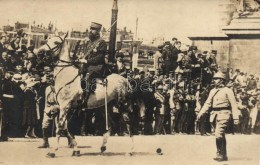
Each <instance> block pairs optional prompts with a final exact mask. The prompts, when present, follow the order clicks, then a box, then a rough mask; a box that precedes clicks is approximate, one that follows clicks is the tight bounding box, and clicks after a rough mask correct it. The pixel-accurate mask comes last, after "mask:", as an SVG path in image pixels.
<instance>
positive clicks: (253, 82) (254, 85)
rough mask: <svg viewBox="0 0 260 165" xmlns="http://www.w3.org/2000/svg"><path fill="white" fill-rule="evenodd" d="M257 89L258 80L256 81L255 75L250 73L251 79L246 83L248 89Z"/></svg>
mask: <svg viewBox="0 0 260 165" xmlns="http://www.w3.org/2000/svg"><path fill="white" fill-rule="evenodd" d="M255 89H257V81H256V79H254V75H253V74H250V75H249V80H248V82H247V85H246V90H247V91H250V90H255Z"/></svg>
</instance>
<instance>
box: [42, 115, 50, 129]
mask: <svg viewBox="0 0 260 165" xmlns="http://www.w3.org/2000/svg"><path fill="white" fill-rule="evenodd" d="M52 124H53V119H52V118H51V117H49V116H48V115H47V114H46V113H45V112H44V114H43V120H42V129H44V128H46V129H48V128H49V127H50V126H52Z"/></svg>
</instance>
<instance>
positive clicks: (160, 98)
mask: <svg viewBox="0 0 260 165" xmlns="http://www.w3.org/2000/svg"><path fill="white" fill-rule="evenodd" d="M154 96H155V99H156V107H155V126H154V133H155V134H157V135H159V134H161V133H163V129H164V128H163V122H164V115H165V96H164V94H163V86H162V85H159V86H158V87H157V91H156V92H155V93H154Z"/></svg>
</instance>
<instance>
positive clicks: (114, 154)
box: [80, 152, 157, 156]
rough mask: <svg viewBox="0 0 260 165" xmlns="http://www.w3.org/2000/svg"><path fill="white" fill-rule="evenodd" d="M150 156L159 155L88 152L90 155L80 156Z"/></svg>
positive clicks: (148, 153) (83, 154)
mask: <svg viewBox="0 0 260 165" xmlns="http://www.w3.org/2000/svg"><path fill="white" fill-rule="evenodd" d="M126 155H130V156H150V155H157V154H155V153H150V152H133V153H131V154H129V153H128V152H104V153H100V152H88V153H82V154H80V156H126Z"/></svg>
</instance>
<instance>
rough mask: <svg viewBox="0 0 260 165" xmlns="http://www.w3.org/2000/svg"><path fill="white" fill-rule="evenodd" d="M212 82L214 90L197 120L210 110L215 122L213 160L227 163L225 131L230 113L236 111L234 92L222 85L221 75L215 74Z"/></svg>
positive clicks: (223, 77)
mask: <svg viewBox="0 0 260 165" xmlns="http://www.w3.org/2000/svg"><path fill="white" fill-rule="evenodd" d="M213 82H214V85H215V88H213V89H212V90H211V91H210V93H209V96H208V98H207V100H206V102H205V104H204V105H203V107H202V109H201V110H200V112H199V114H198V116H197V119H200V118H201V116H202V115H203V114H204V113H206V112H207V111H209V110H210V108H212V113H211V118H212V119H214V120H216V129H215V137H216V146H217V156H216V157H215V158H214V160H216V161H227V160H228V158H227V151H226V144H227V143H226V137H225V129H226V128H227V126H228V123H229V120H230V117H231V115H232V111H233V112H234V111H237V104H236V99H235V96H234V92H233V91H232V90H231V89H230V88H228V87H226V86H225V85H224V83H225V75H224V74H223V73H221V72H217V73H216V74H215V75H214V77H213Z"/></svg>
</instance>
